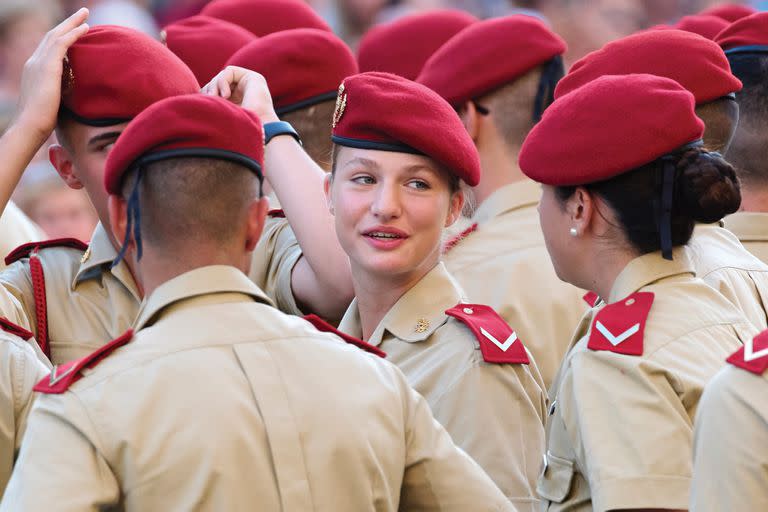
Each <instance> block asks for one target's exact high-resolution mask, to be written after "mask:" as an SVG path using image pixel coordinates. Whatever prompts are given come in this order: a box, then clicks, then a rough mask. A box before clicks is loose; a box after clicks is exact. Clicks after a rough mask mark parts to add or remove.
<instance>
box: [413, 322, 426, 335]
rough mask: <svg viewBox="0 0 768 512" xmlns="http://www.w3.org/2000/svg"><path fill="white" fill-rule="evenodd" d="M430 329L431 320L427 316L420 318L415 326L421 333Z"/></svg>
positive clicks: (415, 329)
mask: <svg viewBox="0 0 768 512" xmlns="http://www.w3.org/2000/svg"><path fill="white" fill-rule="evenodd" d="M428 329H429V320H427V319H426V318H419V319H418V321H416V327H415V328H414V331H416V332H417V333H419V334H421V333H423V332H427V330H428Z"/></svg>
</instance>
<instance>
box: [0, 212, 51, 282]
mask: <svg viewBox="0 0 768 512" xmlns="http://www.w3.org/2000/svg"><path fill="white" fill-rule="evenodd" d="M45 239H46V236H45V233H44V232H43V230H42V229H40V227H39V226H38V225H37V224H35V223H34V222H32V219H30V218H29V217H27V216H26V214H25V213H24V212H22V211H21V209H20V208H19V207H18V206H16V204H14V202H13V201H9V202H8V204H7V205H6V206H5V210H3V214H2V215H0V255H2V256H3V258H4V257H5V255H6V254H8V253H10V252H11V251H12V250H14V249H15V248H17V247H18V246H20V245H23V244H25V243H27V242H39V241H40V240H45ZM3 258H0V270H2V269H4V268H5V262H4V261H3Z"/></svg>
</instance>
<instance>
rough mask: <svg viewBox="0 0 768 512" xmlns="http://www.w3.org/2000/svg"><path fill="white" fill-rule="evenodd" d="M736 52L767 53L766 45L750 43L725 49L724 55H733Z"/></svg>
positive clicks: (767, 47) (767, 46)
mask: <svg viewBox="0 0 768 512" xmlns="http://www.w3.org/2000/svg"><path fill="white" fill-rule="evenodd" d="M738 53H768V45H764V44H750V45H746V46H734V47H733V48H729V49H728V50H725V54H726V55H734V54H738Z"/></svg>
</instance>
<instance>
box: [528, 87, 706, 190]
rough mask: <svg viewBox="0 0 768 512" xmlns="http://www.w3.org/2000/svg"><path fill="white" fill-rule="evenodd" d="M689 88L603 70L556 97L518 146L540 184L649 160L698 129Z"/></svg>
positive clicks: (588, 177)
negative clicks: (605, 73)
mask: <svg viewBox="0 0 768 512" xmlns="http://www.w3.org/2000/svg"><path fill="white" fill-rule="evenodd" d="M694 108H695V103H694V99H693V95H692V94H691V93H690V92H689V91H687V90H685V89H683V87H682V86H681V85H680V84H678V83H677V82H675V81H674V80H670V79H669V78H663V77H660V76H655V75H610V76H603V77H600V78H597V79H596V80H594V81H592V82H590V83H588V84H586V85H585V86H583V87H581V88H579V89H576V90H575V91H573V92H571V93H569V94H566V95H565V96H562V97H560V98H558V99H557V100H555V102H554V103H553V104H552V105H551V106H550V107H549V108H548V109H547V110H546V111H545V112H544V115H543V116H542V118H541V121H539V123H538V124H536V125H535V126H534V127H533V130H531V132H530V133H529V134H528V137H527V138H526V139H525V142H524V143H523V148H522V150H521V152H520V169H521V170H522V171H523V172H524V173H525V174H526V176H528V177H529V178H531V179H533V180H535V181H538V182H539V183H544V184H547V185H562V186H568V185H583V184H586V183H594V182H597V181H602V180H606V179H608V178H612V177H614V176H618V175H619V174H622V173H624V172H627V171H631V170H633V169H636V168H638V167H640V166H642V165H645V164H647V163H650V162H653V161H654V160H656V159H657V158H659V157H661V156H663V155H665V154H667V153H670V152H671V151H673V150H675V149H677V148H679V147H681V146H684V145H686V144H689V143H691V142H694V141H696V140H698V139H700V138H701V136H702V134H703V133H704V123H703V122H702V121H701V119H699V118H698V117H696V113H695V112H694Z"/></svg>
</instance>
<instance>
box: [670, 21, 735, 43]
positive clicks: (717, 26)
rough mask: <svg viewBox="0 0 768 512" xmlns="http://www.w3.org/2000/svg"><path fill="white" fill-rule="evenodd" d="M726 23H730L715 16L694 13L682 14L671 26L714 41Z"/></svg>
mask: <svg viewBox="0 0 768 512" xmlns="http://www.w3.org/2000/svg"><path fill="white" fill-rule="evenodd" d="M728 25H730V23H729V22H727V21H726V20H724V19H723V18H718V17H717V16H711V15H704V14H694V15H691V16H683V17H682V18H680V21H678V22H677V23H675V25H674V26H673V27H672V28H676V29H678V30H685V31H686V32H693V33H694V34H699V35H700V36H702V37H706V38H707V39H709V40H710V41H714V40H715V37H716V36H717V34H719V33H720V32H722V31H723V29H724V28H725V27H727V26H728Z"/></svg>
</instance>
